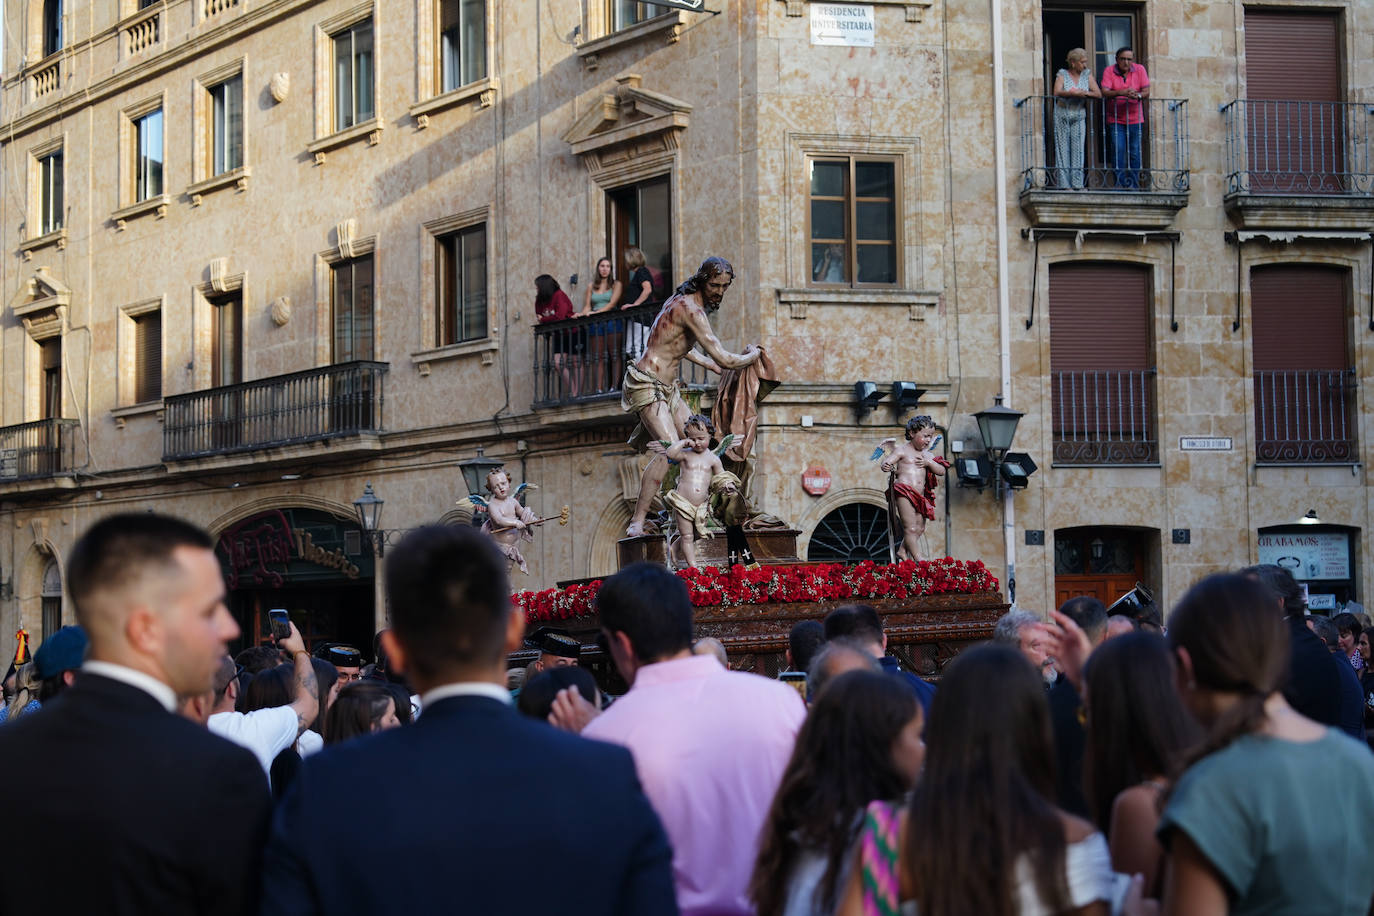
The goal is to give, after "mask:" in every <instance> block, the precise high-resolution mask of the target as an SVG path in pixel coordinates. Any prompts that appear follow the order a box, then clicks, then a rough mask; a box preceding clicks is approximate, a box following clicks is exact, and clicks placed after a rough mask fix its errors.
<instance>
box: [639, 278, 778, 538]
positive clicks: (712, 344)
mask: <svg viewBox="0 0 1374 916" xmlns="http://www.w3.org/2000/svg"><path fill="white" fill-rule="evenodd" d="M734 279H735V269H734V268H733V267H731V266H730V262H729V261H727V260H725V259H724V258H717V257H711V258H707V259H706V260H705V261H702V262H701V267H700V268H698V270H697V272H696V273H695V274H693V275H692V276H691V277H689V278H687V279H686V280H685V281H683V283H682V285H681V286H679V287H678V288H677V290H676V292H674V293H673V295H672V296H671V297H669V299H668V300H667V301H666V302H664V303H663V308H662V309H661V310H660V311H659V313H658V317H657V318H655V319H654V324H653V327H652V328H651V329H650V331H649V339H648V341H647V342H646V344H645V346H644V355H643V356H641V357H640V358H639V360H638V361H637V362H635V363H633V364H631V365H629V366H627V367H625V380H624V382H623V383H622V394H621V397H620V406H621V407H623V408H624V409H625V410H627V411H629V412H631V413H634V414H636V415H637V416H638V418H639V426H637V427H636V428H635V432H634V435H633V436H631V437H630V444H631V445H633V446H635V448H636V449H637V450H638V451H641V452H642V451H644V450H645V447H646V445H647V443H648V442H649V441H650V440H655V439H656V440H659V441H663V442H677V441H679V440H681V439H683V438H685V430H684V429H683V424H685V423H686V421H687V417H688V416H689V415H690V414H691V411H690V410H688V408H687V405H686V403H684V402H683V400H682V393H681V391H680V383H679V381H678V370H679V368H680V367H681V365H682V361H683V360H684V359H685V360H687V361H689V362H693V363H696V364H697V365H698V366H704V367H705V368H707V369H710V370H711V371H712V372H717V373H718V372H720V371H721V369H743V368H744V367H745V366H749V365H752V364H753V363H754V362H756V361H757V360H758V358H759V357H760V356H761V355H763V348H762V347H760V346H758V345H754V346H750V347H748V348H747V349H746V350H745V351H744V352H743V353H731V352H730V351H729V350H726V349H725V348H724V347H722V346H721V343H720V339H719V338H717V337H716V335H715V332H714V331H712V330H711V321H710V314H711V313H712V312H714V311H716V310H717V309H719V308H720V302H721V300H722V299H723V298H724V297H725V291H726V290H727V289H729V288H730V284H731V282H733V281H734ZM697 347H700V348H701V351H698V350H697V349H696V348H697ZM702 351H704V352H702ZM667 471H668V459H667V458H666V457H664V456H663V455H655V456H654V458H653V460H652V461H650V462H649V466H648V467H646V468H645V469H644V477H643V480H642V482H641V483H640V487H639V501H638V502H637V503H636V504H635V511H634V516H633V517H632V518H631V519H630V526H629V528H627V529H626V531H625V533H626V534H627V535H629V536H630V537H636V536H638V535H641V534H643V533H644V516H645V515H646V514H648V511H649V503H650V502H651V501H652V500H653V498H654V494H655V493H657V492H658V488H659V487H660V486H661V485H662V484H663V475H664V474H666V473H667Z"/></svg>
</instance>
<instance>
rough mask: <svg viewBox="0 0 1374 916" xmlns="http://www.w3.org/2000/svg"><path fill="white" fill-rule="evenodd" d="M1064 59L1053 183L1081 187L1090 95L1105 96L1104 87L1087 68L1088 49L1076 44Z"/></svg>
mask: <svg viewBox="0 0 1374 916" xmlns="http://www.w3.org/2000/svg"><path fill="white" fill-rule="evenodd" d="M1064 62H1065V63H1066V64H1068V68H1067V69H1061V70H1060V71H1059V72H1058V73H1056V74H1055V76H1054V164H1055V169H1054V184H1055V186H1056V187H1059V188H1072V189H1073V190H1075V191H1081V190H1083V141H1084V137H1085V136H1086V134H1087V124H1088V99H1100V98H1102V90H1101V89H1099V88H1098V86H1097V80H1095V79H1093V73H1092V71H1091V70H1089V69H1088V52H1087V51H1085V50H1083V49H1082V48H1074V49H1073V50H1072V51H1070V52H1069V53H1068V56H1067V57H1066V58H1065V61H1064Z"/></svg>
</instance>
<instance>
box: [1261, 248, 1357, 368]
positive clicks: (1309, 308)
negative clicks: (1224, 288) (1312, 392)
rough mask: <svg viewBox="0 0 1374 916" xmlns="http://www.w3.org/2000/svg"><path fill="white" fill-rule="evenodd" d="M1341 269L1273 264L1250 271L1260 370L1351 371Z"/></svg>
mask: <svg viewBox="0 0 1374 916" xmlns="http://www.w3.org/2000/svg"><path fill="white" fill-rule="evenodd" d="M1347 278H1348V272H1347V270H1346V269H1345V268H1342V267H1321V266H1316V265H1311V264H1274V265H1266V266H1263V267H1254V268H1252V269H1251V270H1250V311H1251V315H1252V316H1253V317H1252V318H1251V322H1250V323H1251V331H1250V334H1251V338H1252V340H1253V342H1254V368H1255V371H1256V372H1264V371H1269V370H1275V369H1348V368H1350V353H1349V349H1348V347H1347V345H1346V302H1345V300H1346V282H1347Z"/></svg>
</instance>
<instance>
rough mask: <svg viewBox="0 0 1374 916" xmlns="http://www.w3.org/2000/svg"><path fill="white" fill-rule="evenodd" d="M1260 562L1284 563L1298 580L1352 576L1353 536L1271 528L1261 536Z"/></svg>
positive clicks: (1279, 564)
mask: <svg viewBox="0 0 1374 916" xmlns="http://www.w3.org/2000/svg"><path fill="white" fill-rule="evenodd" d="M1259 561H1260V563H1272V564H1274V565H1275V566H1282V567H1283V568H1284V569H1286V570H1288V571H1289V572H1291V573H1292V574H1293V578H1295V579H1297V580H1299V581H1305V580H1308V579H1313V580H1330V579H1336V580H1340V579H1349V578H1350V535H1348V534H1344V533H1342V532H1325V531H1323V532H1311V533H1309V532H1305V531H1270V532H1261V533H1260V536H1259Z"/></svg>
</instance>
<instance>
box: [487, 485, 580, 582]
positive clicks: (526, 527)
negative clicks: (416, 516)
mask: <svg viewBox="0 0 1374 916" xmlns="http://www.w3.org/2000/svg"><path fill="white" fill-rule="evenodd" d="M527 489H536V487H534V485H533V484H530V483H522V484H520V486H519V488H517V489H516V491H515V492H514V493H512V492H511V488H510V475H509V474H507V473H506V470H505V468H496V469H494V470H492V471H491V472H490V473H488V474H487V492H488V493H490V494H491V498H490V499H483V498H482V497H480V496H469V497H468V500H469V501H470V502H471V503H472V504H473V505H474V506H477V507H479V508H481V509H485V510H487V520H486V521H485V522H483V523H482V532H483V533H484V534H487V535H490V536H491V539H492V540H493V541H495V542H496V546H497V547H498V548H499V549H500V551H501V553H503V554H505V556H506V559H508V560H510V562H511V566H512V568H514V567H515V566H519V567H520V571H521V572H522V573H524V574H525V575H527V576H528V575H529V574H530V571H529V568H528V567H527V566H526V565H525V557H524V554H522V553H521V552H520V542H521V541H533V540H534V535H533V534H531V533H530V529H531V528H532V527H534V526H535V525H542V524H544V523H545V522H549V521H554V520H555V519H556V520H557V521H558V524H560V525H566V524H568V507H567V506H564V507H563V509H562V510H561V511H560V512H559V514H558V515H556V516H553V517H552V518H540V517H539V516H538V515H536V514H535V513H534V512H533V510H531V509H529V508H527V507H525V506H523V505H521V503H520V494H521V493H523V492H524V491H525V490H527Z"/></svg>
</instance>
